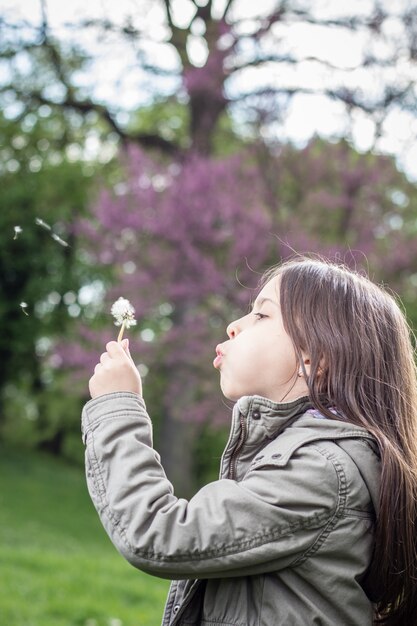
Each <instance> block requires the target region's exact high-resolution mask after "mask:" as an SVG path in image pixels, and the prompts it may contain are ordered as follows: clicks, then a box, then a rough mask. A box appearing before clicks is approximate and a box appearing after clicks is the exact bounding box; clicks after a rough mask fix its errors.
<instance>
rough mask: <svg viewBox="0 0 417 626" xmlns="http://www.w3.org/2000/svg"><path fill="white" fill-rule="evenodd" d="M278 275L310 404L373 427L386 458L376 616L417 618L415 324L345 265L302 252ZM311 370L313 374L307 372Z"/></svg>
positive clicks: (410, 624)
mask: <svg viewBox="0 0 417 626" xmlns="http://www.w3.org/2000/svg"><path fill="white" fill-rule="evenodd" d="M277 275H279V276H280V304H281V309H282V316H283V321H284V326H285V328H286V331H287V332H288V334H289V335H290V337H291V339H292V341H293V344H294V347H295V350H296V353H297V355H298V358H299V361H300V367H303V359H302V357H301V352H304V353H307V354H308V355H309V358H310V373H309V376H306V381H307V385H308V388H309V395H310V398H311V401H312V403H313V404H314V405H315V406H316V408H318V409H319V410H320V411H321V412H322V413H323V414H324V415H326V416H327V417H328V418H329V419H334V418H335V416H334V414H333V413H332V412H331V411H329V408H328V407H329V406H334V407H336V408H337V409H338V410H339V411H340V412H341V413H342V415H343V416H344V418H345V419H347V420H348V421H350V422H352V423H354V424H357V425H359V426H362V427H364V428H366V429H367V430H368V431H369V432H370V433H371V434H372V435H373V436H374V437H375V439H376V441H377V443H378V447H379V451H380V455H381V467H382V476H381V491H380V506H379V512H378V517H377V520H376V527H375V549H374V555H373V558H372V563H371V566H370V570H369V575H368V576H369V577H370V578H371V579H372V582H373V585H372V586H373V588H374V589H377V590H378V593H377V597H375V598H373V600H374V602H375V623H376V624H385V625H386V626H415V625H416V624H417V377H416V366H415V362H414V349H413V344H412V341H411V331H410V327H409V326H408V324H407V321H406V319H405V316H404V314H403V313H402V311H401V309H400V307H399V306H398V304H397V303H396V301H395V298H394V297H393V296H392V295H390V294H389V293H388V292H387V291H386V290H385V289H383V288H382V287H379V286H377V285H376V284H374V283H372V282H371V281H370V280H369V279H368V278H366V277H365V276H363V275H361V274H359V273H357V272H355V271H352V270H350V269H348V268H347V267H345V266H344V265H341V264H335V263H330V262H329V261H325V260H323V259H316V258H308V257H297V258H296V259H293V260H291V261H287V262H285V263H283V264H282V265H280V266H278V267H274V268H271V269H270V270H269V271H267V272H266V273H265V275H264V277H263V280H262V285H264V284H265V283H266V282H268V280H270V279H271V278H273V277H274V276H277ZM304 372H305V374H306V371H305V370H304Z"/></svg>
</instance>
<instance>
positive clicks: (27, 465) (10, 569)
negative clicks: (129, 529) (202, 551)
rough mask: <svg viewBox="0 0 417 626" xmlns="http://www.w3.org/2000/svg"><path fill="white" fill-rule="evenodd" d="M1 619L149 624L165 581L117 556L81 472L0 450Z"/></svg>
mask: <svg viewBox="0 0 417 626" xmlns="http://www.w3.org/2000/svg"><path fill="white" fill-rule="evenodd" d="M0 560H1V563H2V581H3V582H2V585H1V587H0V606H1V621H2V624H7V626H139V625H140V626H155V624H158V623H159V622H160V619H161V615H162V611H163V606H164V601H165V596H166V593H167V590H168V582H167V581H165V580H159V579H157V578H152V577H150V576H148V575H146V574H143V573H142V572H139V571H138V570H135V569H134V568H132V567H131V566H130V565H129V564H127V563H126V562H125V561H124V560H123V558H122V557H121V556H120V555H118V554H117V553H116V551H115V550H114V548H113V546H112V545H111V543H110V541H109V540H108V539H107V537H106V534H105V531H104V529H103V528H102V526H101V525H100V522H99V521H98V516H97V514H96V512H95V511H94V509H93V507H92V504H91V502H90V500H89V497H88V494H87V488H86V485H85V479H84V476H83V474H82V473H81V472H80V470H77V469H75V468H73V467H69V466H67V465H66V464H65V463H63V462H62V461H58V460H54V459H52V458H50V457H48V456H46V455H43V454H39V453H38V454H33V453H24V452H22V451H19V452H17V451H16V450H13V449H11V448H4V447H1V448H0Z"/></svg>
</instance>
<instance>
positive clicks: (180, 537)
mask: <svg viewBox="0 0 417 626" xmlns="http://www.w3.org/2000/svg"><path fill="white" fill-rule="evenodd" d="M227 335H228V339H227V340H226V341H224V342H223V343H221V344H219V345H218V346H217V349H216V352H217V356H216V358H215V360H214V366H215V367H216V368H218V369H219V371H220V385H221V388H222V391H223V393H224V395H225V396H226V397H227V398H229V399H231V400H234V401H235V402H236V404H235V408H234V410H233V416H232V426H231V433H230V438H229V441H228V443H227V445H226V449H225V451H224V453H223V457H222V461H221V469H220V479H219V480H218V481H216V482H213V483H210V484H208V485H207V486H205V487H204V488H203V489H201V490H200V491H199V492H198V493H197V494H196V495H195V496H194V497H193V498H191V500H190V501H186V500H184V499H178V498H176V497H175V495H174V493H173V489H172V486H171V484H170V483H169V481H168V479H167V477H166V475H165V473H164V470H163V467H162V466H161V464H160V458H159V456H158V454H157V452H155V450H154V449H153V448H152V425H151V421H150V418H149V417H148V414H147V412H146V408H145V404H144V401H143V399H142V386H141V379H140V376H139V373H138V371H137V369H136V368H135V366H134V363H133V361H132V359H131V357H130V354H129V350H128V346H127V342H126V341H124V342H123V344H118V343H116V342H110V343H109V344H107V351H106V352H105V353H104V354H102V356H101V358H100V363H99V364H98V365H97V366H96V368H95V373H94V375H93V377H92V378H91V380H90V392H91V396H92V398H93V399H92V400H90V401H89V402H88V403H87V404H86V406H85V408H84V411H83V439H84V442H85V444H86V448H87V450H86V463H87V480H88V487H89V491H90V495H91V497H92V499H93V502H94V504H95V506H96V508H97V511H98V513H99V515H100V518H101V521H102V523H103V525H104V527H105V529H106V531H107V532H108V534H109V536H110V538H111V540H112V541H113V543H114V544H115V546H116V547H117V548H118V550H119V551H120V552H121V554H122V555H123V556H124V557H125V558H126V559H127V560H128V561H130V563H132V565H134V566H135V567H137V568H139V569H141V570H143V571H145V572H148V573H149V574H153V575H155V576H159V577H162V578H170V579H174V582H173V583H172V585H171V589H170V593H169V596H168V600H167V604H166V608H165V614H164V618H163V622H162V623H163V625H164V626H168V625H172V626H174V625H179V624H181V625H182V624H184V625H188V626H191V625H193V626H197V625H205V626H209V625H210V626H226V625H227V626H273V625H275V624H277V625H285V626H306V625H310V624H311V625H312V624H314V625H317V626H319V625H320V626H330V625H331V626H335V625H340V626H370V625H371V624H372V623H383V624H387V625H389V626H394V625H395V626H415V625H416V624H417V547H416V546H417V527H416V525H415V524H416V520H417V497H416V494H417V392H416V372H415V365H414V361H413V350H412V346H411V342H410V336H409V328H408V326H407V324H406V322H405V319H404V316H403V315H402V313H401V311H400V309H399V308H398V306H397V305H396V303H395V301H394V299H393V298H392V297H391V296H390V295H388V294H387V293H386V292H385V291H383V290H382V289H381V288H379V287H377V286H376V285H374V284H373V283H371V282H370V281H369V280H368V279H366V278H364V277H363V276H360V275H358V274H356V273H354V272H352V271H350V270H348V269H347V268H345V267H342V266H339V265H335V264H331V263H327V262H323V261H317V260H312V259H308V258H300V259H297V260H294V261H290V262H287V263H285V264H283V265H281V266H280V267H278V268H273V269H272V270H270V271H269V272H268V273H267V274H266V276H265V277H264V280H263V282H262V285H261V290H260V293H258V296H257V298H256V300H255V303H254V305H253V310H252V311H251V312H250V313H249V314H248V315H245V316H244V317H241V318H240V319H238V320H236V321H234V322H232V323H231V324H230V325H229V326H228V328H227Z"/></svg>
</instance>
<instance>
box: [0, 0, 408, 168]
mask: <svg viewBox="0 0 417 626" xmlns="http://www.w3.org/2000/svg"><path fill="white" fill-rule="evenodd" d="M200 1H201V2H202V4H204V0H200ZM384 1H385V2H388V3H389V7H390V9H391V10H395V8H398V9H401V8H402V7H403V6H404V5H406V4H408V5H409V4H410V2H413V1H414V0H381V2H382V4H383V3H384ZM224 2H225V0H214V7H215V10H216V9H217V10H218V11H221V9H222V7H223V5H224ZM138 4H140V5H142V4H143V3H138V2H137V0H117V2H114V0H71V2H62V0H46V6H47V10H48V17H49V22H50V25H51V27H52V28H53V29H55V31H56V32H57V33H58V34H59V35H60V36H62V37H67V36H68V31H67V29H66V28H65V26H64V25H65V24H66V23H75V22H77V21H78V20H79V19H80V18H82V17H100V16H106V17H107V18H109V19H110V20H112V21H114V22H116V23H121V22H123V20H124V19H125V16H126V14H129V13H132V14H135V15H136V18H135V19H136V23H135V26H139V27H141V28H144V30H145V32H149V33H151V34H152V37H154V38H156V39H162V38H163V37H164V35H166V29H165V28H164V25H163V11H162V10H161V8H160V5H159V3H158V2H155V1H152V0H148V2H147V10H146V13H143V14H141V15H138V12H137V6H138ZM274 4H275V3H274V1H273V0H263V3H262V9H263V10H265V11H267V10H268V8H269V7H270V6H273V5H274ZM309 4H310V6H314V8H315V10H316V11H317V12H318V13H320V14H321V15H325V14H326V12H327V14H333V15H335V14H336V15H340V14H341V13H342V12H343V10H344V7H345V6H346V5H345V3H340V0H315V1H314V3H313V4H312V3H309ZM368 5H369V1H368V0H350V2H349V3H348V8H347V11H348V12H349V13H352V12H353V11H355V13H356V14H357V15H359V14H361V13H362V12H365V13H366V11H367V8H368ZM259 6H260V3H257V2H253V0H239V2H238V3H237V7H238V11H239V14H238V15H237V16H238V17H239V18H244V19H242V25H241V28H242V29H245V28H250V27H251V19H252V18H255V17H256V15H257V14H258V11H259ZM135 7H136V9H135ZM0 10H1V12H2V13H3V14H4V13H6V14H9V15H10V16H12V17H13V19H17V18H18V17H19V15H21V16H22V17H24V18H25V19H26V20H28V21H29V22H32V21H35V22H39V19H40V2H39V0H0ZM191 10H192V8H191V3H190V0H175V2H174V19H175V21H176V22H177V23H178V25H182V24H183V25H185V24H186V23H188V21H189V19H190V16H191V13H190V11H191ZM275 28H276V31H277V32H275V33H273V34H274V35H275V37H276V38H278V39H279V36H280V33H279V29H280V28H282V26H281V25H280V24H277V25H276V27H275ZM387 28H388V29H391V32H392V33H393V34H396V29H397V30H398V34H400V31H399V26H398V24H396V22H395V20H391V21H390V22H389V24H388V26H387ZM200 34H201V33H199V32H198V24H196V29H195V33H194V36H193V37H192V38H191V39H190V41H189V44H188V46H189V52H190V54H191V56H192V58H193V60H194V62H195V63H196V64H197V65H202V64H204V62H205V54H206V51H205V47H204V43H203V39H202V38H201V36H199V35H200ZM318 35H319V36H318ZM76 36H77V38H78V40H79V41H80V43H81V44H82V45H84V46H86V47H87V48H89V49H91V50H93V51H95V50H98V49H100V50H103V47H102V46H101V47H99V46H98V44H97V42H96V41H95V38H94V37H93V36H92V35H91V34H90V35H88V36H87V35H81V34H80V32H79V31H78V32H77V33H76ZM275 40H276V39H275ZM286 41H287V44H286V46H287V48H286V50H287V51H290V52H291V53H292V54H294V55H295V56H299V57H302V56H303V55H309V56H315V57H318V58H320V59H323V60H324V61H329V62H332V63H333V64H336V65H338V66H340V67H342V68H352V67H354V66H355V65H356V64H357V63H358V61H359V60H360V58H361V54H362V52H363V50H364V47H366V46H367V45H368V41H367V39H366V37H365V36H364V37H362V36H361V35H360V34H358V33H356V34H352V33H345V34H341V33H340V31H335V30H331V29H323V30H322V31H321V32H318V31H317V28H316V29H315V30H314V29H312V28H311V26H309V25H308V24H294V25H293V26H290V27H288V26H287V27H286ZM271 45H272V44H271ZM144 48H145V50H146V52H147V53H148V55H149V56H151V57H152V55H154V54H158V55H161V48H160V47H158V48H156V47H155V46H154V45H153V44H152V43H151V42H148V43H147V44H145V45H144ZM104 49H105V52H104V53H103V52H101V53H100V54H101V56H100V58H99V60H98V62H97V63H96V65H95V66H94V68H93V75H94V81H95V87H94V93H95V96H96V97H97V98H100V99H102V100H103V101H107V102H109V103H110V104H113V105H115V106H122V107H123V108H126V109H133V108H136V107H138V106H140V105H141V104H146V103H147V102H149V100H150V97H151V94H152V93H154V91H155V84H152V85H150V84H149V80H148V79H147V78H146V76H145V74H144V73H142V74H141V73H140V72H138V70H137V65H136V63H135V56H134V54H133V50H131V51H130V50H128V49H127V48H126V47H121V45H120V44H119V43H118V42H116V41H115V40H111V39H110V40H109V42H108V44H107V45H106V46H105V48H104ZM378 52H379V53H381V49H380V50H379V51H378ZM382 53H384V51H383V50H382ZM158 60H160V61H161V62H162V63H163V64H164V66H165V67H167V68H175V66H176V64H177V59H176V58H175V55H174V54H173V52H172V50H171V49H170V47H169V46H165V48H164V49H163V58H161V57H159V59H158ZM274 71H275V72H277V70H276V69H275V70H274V68H272V70H271V69H268V70H265V72H262V71H259V69H258V70H257V71H254V70H249V71H246V72H244V73H243V72H242V73H241V75H239V76H238V77H237V78H235V79H234V80H233V81H230V83H229V86H228V89H229V90H230V95H233V93H234V92H238V91H239V90H240V89H243V90H245V86H246V85H248V84H250V85H251V86H254V85H258V86H260V87H262V86H263V85H265V84H266V82H267V83H269V84H274V81H276V84H279V83H280V84H283V82H284V83H285V84H287V85H289V86H291V85H292V84H295V83H296V81H297V80H301V81H302V82H303V83H304V84H305V85H307V86H311V87H313V88H314V86H317V84H323V85H326V84H330V83H328V81H330V75H329V71H328V70H326V69H325V68H324V69H323V68H320V67H319V66H318V64H312V63H303V64H300V65H299V66H298V67H297V68H296V70H294V68H293V67H292V68H289V69H288V70H283V69H282V68H281V70H280V74H279V76H278V75H276V76H274ZM400 71H403V73H404V76H405V77H407V78H409V77H410V76H411V75H412V76H413V77H414V78H415V79H417V74H416V70H415V69H411V68H410V67H409V66H406V64H405V63H404V64H403V66H401V67H400ZM267 72H269V73H268V74H267ZM295 72H296V73H295ZM412 72H414V73H413V74H412ZM82 80H85V81H86V86H87V82H88V81H90V82H91V75H90V76H85V77H84V78H83V77H80V81H81V82H82ZM156 80H157V83H156V86H157V89H158V90H159V91H160V92H161V93H164V92H166V93H170V92H172V91H173V89H174V88H175V85H176V83H175V80H172V79H167V78H165V77H164V78H160V79H156ZM352 80H355V81H358V80H359V82H361V81H362V83H363V85H364V88H365V87H366V88H367V89H369V87H370V85H369V77H368V76H367V74H366V73H365V72H363V71H361V70H356V71H355V73H354V74H353V72H352ZM371 87H373V86H372V85H371ZM374 87H375V89H377V84H376V83H375V86H374ZM346 125H347V119H346V116H345V113H344V108H343V106H342V105H341V104H339V103H337V102H335V101H330V100H328V99H327V98H325V97H323V96H309V95H303V94H299V95H297V96H296V97H295V98H294V99H293V103H292V105H291V108H290V112H289V115H288V116H287V118H286V120H285V123H279V124H278V123H277V124H275V125H273V126H271V128H270V129H269V130H268V133H269V135H270V138H272V139H280V140H284V141H285V140H288V139H289V140H291V141H293V142H295V143H297V144H299V145H304V144H305V143H306V142H307V141H308V139H309V138H310V137H311V136H313V135H314V134H320V135H322V136H324V137H330V136H333V135H335V134H341V135H343V134H344V132H345V129H346ZM352 129H353V130H352V136H353V141H354V144H355V146H356V148H357V149H359V150H363V151H365V150H368V149H370V148H371V146H372V144H373V138H374V126H373V123H372V122H371V121H370V120H369V119H367V117H366V115H364V114H363V113H360V112H357V113H355V114H354V115H353V127H352ZM383 130H384V133H383V137H382V138H381V139H380V140H379V142H378V144H377V150H378V151H380V152H383V153H388V154H393V155H395V156H396V157H397V161H398V164H399V167H400V168H401V169H404V171H406V173H407V174H408V176H409V177H410V178H412V179H415V180H417V144H416V142H415V141H414V137H416V136H417V116H416V117H415V116H413V115H412V114H411V113H405V112H401V111H397V112H393V113H392V114H391V115H390V116H389V117H388V118H387V119H386V121H385V123H384V129H383Z"/></svg>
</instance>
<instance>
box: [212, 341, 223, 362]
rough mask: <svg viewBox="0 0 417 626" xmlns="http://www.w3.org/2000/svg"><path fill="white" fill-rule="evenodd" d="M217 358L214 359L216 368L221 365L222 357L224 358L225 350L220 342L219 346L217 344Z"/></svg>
mask: <svg viewBox="0 0 417 626" xmlns="http://www.w3.org/2000/svg"><path fill="white" fill-rule="evenodd" d="M216 354H217V356H216V358H215V359H214V361H213V366H214V367H215V368H217V367H219V365H220V363H221V362H222V358H223V352H222V351H221V349H220V344H219V345H218V346H216Z"/></svg>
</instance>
